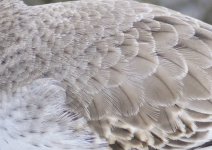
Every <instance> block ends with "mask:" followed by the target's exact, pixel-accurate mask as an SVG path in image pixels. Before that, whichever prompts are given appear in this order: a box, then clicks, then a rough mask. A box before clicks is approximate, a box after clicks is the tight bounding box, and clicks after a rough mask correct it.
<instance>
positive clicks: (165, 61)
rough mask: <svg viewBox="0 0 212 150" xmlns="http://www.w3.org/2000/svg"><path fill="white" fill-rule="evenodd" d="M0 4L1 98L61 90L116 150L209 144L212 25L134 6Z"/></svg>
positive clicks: (87, 1)
mask: <svg viewBox="0 0 212 150" xmlns="http://www.w3.org/2000/svg"><path fill="white" fill-rule="evenodd" d="M0 4H1V5H0V8H1V9H0V25H1V27H0V50H1V56H0V64H1V67H0V75H1V77H0V89H1V91H6V92H10V93H12V92H14V91H17V90H18V89H19V88H21V87H23V86H27V85H28V86H30V85H31V84H32V85H31V86H33V82H34V80H37V79H38V80H39V79H42V80H43V81H45V80H47V78H52V79H54V80H56V81H57V82H59V83H60V84H61V85H62V87H63V89H64V91H65V95H66V98H65V106H64V107H68V108H69V109H70V111H72V112H74V113H77V114H79V115H81V116H82V117H84V118H85V119H86V120H87V121H88V124H89V127H90V128H93V129H94V130H95V131H96V132H97V133H98V134H99V135H100V137H102V138H106V139H107V141H108V143H109V145H110V146H111V147H112V148H113V149H114V150H119V149H120V150H130V149H133V148H134V149H148V148H156V149H189V148H192V147H195V146H198V145H201V144H203V143H204V142H205V141H208V140H211V138H212V137H210V136H207V134H208V133H209V132H210V130H211V128H212V119H211V115H212V112H211V110H212V99H211V98H212V89H211V86H212V83H211V81H212V79H211V70H212V69H211V68H212V26H211V25H208V24H206V23H203V22H201V21H199V20H197V19H194V18H191V17H188V16H185V15H183V14H181V13H178V12H175V11H172V10H170V9H167V8H164V7H160V6H155V5H150V4H145V3H139V2H136V1H132V0H96V1H91V0H81V1H74V2H65V3H55V4H47V5H38V6H27V5H25V4H24V3H23V2H22V1H20V0H9V1H6V0H0ZM44 89H45V88H44ZM23 94H25V93H23ZM43 99H44V100H45V98H43ZM59 101H60V100H59ZM61 101H63V100H61ZM11 105H12V104H11ZM49 105H51V103H50V104H49Z"/></svg>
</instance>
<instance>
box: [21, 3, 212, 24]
mask: <svg viewBox="0 0 212 150" xmlns="http://www.w3.org/2000/svg"><path fill="white" fill-rule="evenodd" d="M24 1H25V3H27V4H28V5H40V4H45V3H54V2H64V1H71V0H24ZM94 1H95V0H94ZM137 1H141V2H147V3H152V4H157V5H161V6H165V7H168V8H171V9H174V10H177V11H180V12H182V13H184V14H187V15H189V16H192V17H195V18H198V19H201V20H203V21H205V22H207V23H210V24H212V0H137Z"/></svg>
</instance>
